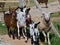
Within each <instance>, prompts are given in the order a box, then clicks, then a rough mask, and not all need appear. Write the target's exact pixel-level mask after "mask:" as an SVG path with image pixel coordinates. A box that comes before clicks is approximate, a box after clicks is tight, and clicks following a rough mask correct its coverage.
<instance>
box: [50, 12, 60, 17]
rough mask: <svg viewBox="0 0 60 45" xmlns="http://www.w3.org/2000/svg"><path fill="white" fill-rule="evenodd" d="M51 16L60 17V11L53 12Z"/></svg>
mask: <svg viewBox="0 0 60 45" xmlns="http://www.w3.org/2000/svg"><path fill="white" fill-rule="evenodd" d="M51 17H60V12H56V13H54V14H52V15H51Z"/></svg>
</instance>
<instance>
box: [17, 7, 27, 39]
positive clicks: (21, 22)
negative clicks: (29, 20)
mask: <svg viewBox="0 0 60 45" xmlns="http://www.w3.org/2000/svg"><path fill="white" fill-rule="evenodd" d="M25 10H26V8H24V9H23V12H21V11H20V10H18V11H17V27H18V36H20V33H19V32H20V31H19V27H20V26H24V30H25V32H26V13H25ZM23 36H24V37H25V40H27V38H26V36H25V35H24V33H23Z"/></svg>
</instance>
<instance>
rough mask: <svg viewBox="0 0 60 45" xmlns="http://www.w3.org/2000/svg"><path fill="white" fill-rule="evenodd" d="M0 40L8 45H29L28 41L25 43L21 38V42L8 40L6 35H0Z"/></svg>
mask: <svg viewBox="0 0 60 45" xmlns="http://www.w3.org/2000/svg"><path fill="white" fill-rule="evenodd" d="M0 40H2V41H3V42H6V43H9V44H10V45H31V43H30V42H31V41H30V39H29V40H28V42H27V43H25V42H24V39H23V38H21V40H18V39H15V40H13V39H12V38H9V37H8V35H0ZM40 45H44V44H43V43H42V42H40Z"/></svg>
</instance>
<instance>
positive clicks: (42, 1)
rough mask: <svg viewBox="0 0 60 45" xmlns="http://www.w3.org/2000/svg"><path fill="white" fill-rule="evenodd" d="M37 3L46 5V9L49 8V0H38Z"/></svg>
mask: <svg viewBox="0 0 60 45" xmlns="http://www.w3.org/2000/svg"><path fill="white" fill-rule="evenodd" d="M37 1H38V3H45V5H46V8H47V7H48V6H47V3H48V0H37Z"/></svg>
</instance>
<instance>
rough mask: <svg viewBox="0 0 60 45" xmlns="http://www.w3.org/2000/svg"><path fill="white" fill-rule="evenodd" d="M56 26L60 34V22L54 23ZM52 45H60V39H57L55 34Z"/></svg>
mask: <svg viewBox="0 0 60 45" xmlns="http://www.w3.org/2000/svg"><path fill="white" fill-rule="evenodd" d="M54 26H55V27H56V29H57V30H58V31H59V33H60V22H54ZM51 45H60V37H57V36H55V35H54V34H52V38H51Z"/></svg>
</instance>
